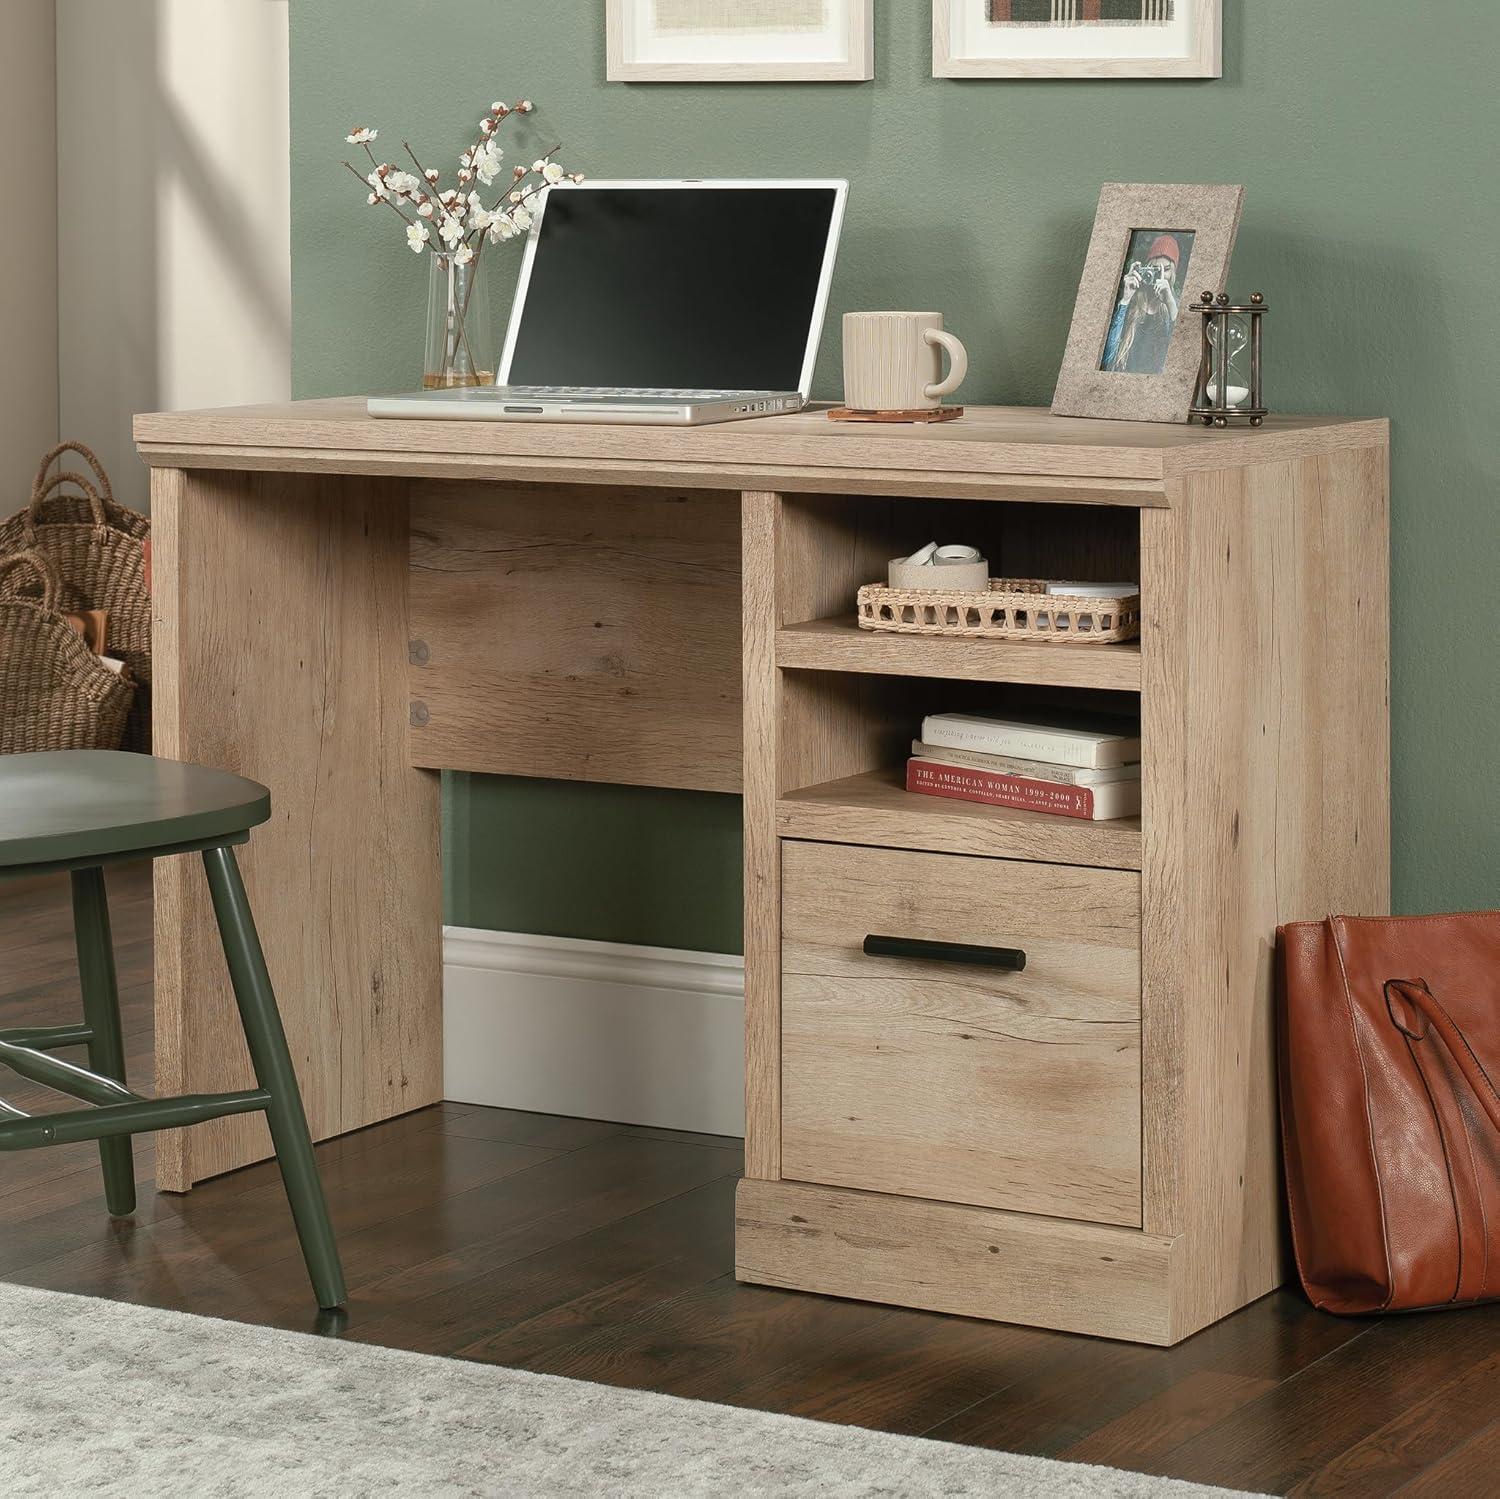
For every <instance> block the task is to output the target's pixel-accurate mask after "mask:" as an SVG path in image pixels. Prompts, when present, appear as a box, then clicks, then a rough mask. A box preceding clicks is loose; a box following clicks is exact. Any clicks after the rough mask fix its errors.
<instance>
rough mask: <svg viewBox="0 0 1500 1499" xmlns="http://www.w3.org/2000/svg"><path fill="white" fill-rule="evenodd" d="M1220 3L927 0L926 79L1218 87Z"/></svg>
mask: <svg viewBox="0 0 1500 1499" xmlns="http://www.w3.org/2000/svg"><path fill="white" fill-rule="evenodd" d="M1222 14H1223V0H933V5H932V75H933V77H934V78H1219V77H1222V76H1223V71H1224V67H1223V45H1222Z"/></svg>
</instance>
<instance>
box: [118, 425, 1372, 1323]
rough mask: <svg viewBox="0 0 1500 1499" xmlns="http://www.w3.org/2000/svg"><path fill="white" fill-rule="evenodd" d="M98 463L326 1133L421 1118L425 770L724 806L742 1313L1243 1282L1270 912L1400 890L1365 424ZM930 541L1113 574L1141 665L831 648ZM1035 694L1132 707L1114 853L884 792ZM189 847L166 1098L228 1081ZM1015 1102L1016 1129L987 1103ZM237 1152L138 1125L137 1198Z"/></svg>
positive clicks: (1272, 1188)
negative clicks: (952, 962) (1135, 724)
mask: <svg viewBox="0 0 1500 1499" xmlns="http://www.w3.org/2000/svg"><path fill="white" fill-rule="evenodd" d="M136 438H137V441H138V444H139V446H140V450H141V452H142V454H143V456H144V457H145V458H146V460H147V462H148V463H150V464H151V465H152V467H153V470H154V472H153V485H152V494H153V507H154V524H155V538H156V539H155V544H154V546H155V558H154V560H155V603H154V609H155V652H156V659H155V667H154V676H155V691H154V699H155V702H154V706H155V714H156V729H155V732H156V747H157V749H158V750H159V751H160V752H161V753H163V754H167V755H173V756H176V757H179V758H182V759H187V760H196V761H200V762H202V763H205V764H209V765H217V766H222V767H223V768H225V769H230V770H235V771H238V772H240V773H242V774H245V775H249V776H253V777H254V778H256V779H258V780H261V781H263V782H265V783H266V784H267V785H269V786H270V788H271V791H272V797H273V805H274V808H275V812H274V816H273V819H272V821H271V822H270V823H269V824H267V825H266V826H265V827H264V828H262V829H260V830H259V831H258V832H257V834H256V837H255V838H254V839H253V840H252V842H251V844H250V845H249V848H248V850H247V852H246V858H245V860H244V864H245V870H246V880H247V884H248V886H249V889H250V893H251V897H252V899H253V900H254V902H255V904H256V908H257V914H258V917H259V919H260V923H261V928H262V934H263V938H264V942H265V946H266V950H267V958H268V962H269V964H270V967H271V972H272V976H273V978H274V980H275V982H276V984H277V987H278V992H279V994H280V997H281V1001H282V1005H283V1009H284V1011H285V1014H286V1024H287V1030H288V1032H289V1035H290V1037H291V1042H292V1051H293V1056H294V1057H295V1058H296V1061H297V1065H298V1071H299V1076H300V1077H301V1079H302V1082H303V1086H304V1090H305V1093H306V1097H307V1104H308V1110H309V1114H310V1116H311V1119H312V1124H313V1129H314V1133H315V1134H316V1135H317V1136H319V1137H320V1138H326V1137H328V1136H331V1135H337V1134H340V1133H343V1132H346V1131H349V1130H353V1129H357V1128H360V1127H361V1126H363V1125H367V1124H370V1123H373V1122H375V1121H377V1120H380V1119H384V1118H388V1117H390V1116H392V1115H394V1114H399V1113H401V1112H404V1111H406V1110H410V1109H414V1108H418V1107H421V1106H423V1105H426V1104H429V1103H432V1102H434V1101H436V1100H437V1099H438V1098H439V1097H440V1096H441V1089H442V1076H441V1052H442V1044H441V1043H442V1038H441V1030H442V996H441V926H440V899H439V895H440V891H439V862H438V797H437V776H436V775H435V773H434V772H435V771H436V770H437V769H439V768H453V769H470V770H486V771H498V772H508V773H513V774H521V775H537V776H550V777H562V778H576V779H588V780H598V781H615V782H620V783H627V784H644V785H661V786H693V787H706V788H710V789H717V790H738V789H741V788H743V791H744V796H745V858H746V870H745V897H746V1013H745V1023H746V1095H747V1140H746V1176H747V1179H746V1181H745V1182H744V1184H743V1185H742V1187H741V1191H740V1199H739V1213H738V1228H737V1236H736V1239H737V1266H738V1273H739V1274H740V1276H741V1277H742V1278H743V1279H746V1280H754V1281H762V1282H765V1283H767V1284H775V1285H790V1286H798V1287H801V1288H803V1289H808V1290H815V1291H823V1292H825V1293H829V1294H834V1295H843V1296H860V1297H865V1298H868V1299H873V1300H885V1301H891V1302H896V1303H900V1304H906V1305H913V1306H925V1307H931V1308H935V1309H940V1310H946V1311H957V1312H964V1313H967V1314H970V1315H979V1316H988V1317H998V1318H1004V1319H1008V1320H1015V1321H1022V1322H1032V1323H1036V1324H1038V1325H1046V1326H1056V1327H1068V1328H1073V1329H1075V1330H1080V1331H1087V1332H1097V1333H1101V1334H1106V1335H1110V1336H1118V1337H1129V1338H1136V1339H1140V1340H1143V1341H1150V1342H1161V1343H1168V1342H1174V1341H1177V1340H1178V1339H1180V1338H1182V1337H1184V1336H1186V1335H1187V1334H1188V1333H1190V1332H1191V1331H1193V1330H1195V1329H1196V1328H1197V1327H1201V1326H1203V1325H1205V1324H1206V1323H1207V1322H1209V1321H1212V1320H1214V1319H1215V1318H1216V1317H1219V1316H1222V1315H1224V1314H1225V1313H1226V1312H1227V1311H1229V1310H1232V1309H1233V1308H1234V1307H1236V1306H1239V1305H1242V1304H1243V1303H1244V1302H1245V1301H1248V1300H1250V1299H1253V1298H1254V1297H1255V1296H1258V1295H1261V1294H1263V1293H1264V1292H1265V1291H1266V1290H1269V1289H1270V1288H1271V1287H1272V1286H1274V1285H1276V1284H1277V1283H1278V1282H1279V1281H1280V1279H1281V1278H1282V1275H1283V1272H1284V1266H1283V1264H1282V1260H1281V1241H1280V1225H1279V1208H1278V1192H1277V1186H1276V1164H1275V1163H1276V1152H1275V1142H1274V1131H1273V1125H1272V1113H1273V1108H1272V1105H1273V1101H1274V1088H1273V1081H1272V1078H1273V1069H1272V1038H1271V1022H1270V1014H1271V940H1272V936H1273V932H1274V927H1275V925H1276V923H1277V922H1278V921H1281V920H1289V919H1296V918H1301V917H1307V916H1321V915H1323V914H1324V913H1325V912H1327V911H1330V910H1341V911H1347V912H1351V913H1378V912H1381V911H1384V910H1385V909H1387V902H1388V898H1389V897H1388V878H1389V868H1388V848H1389V808H1388V775H1389V772H1388V752H1387V728H1386V724H1387V676H1386V674H1387V603H1386V594H1387V558H1386V548H1387V541H1386V537H1387V441H1388V433H1387V424H1386V423H1385V422H1383V421H1378V420H1371V421H1348V422H1345V421H1337V420H1322V419H1317V418H1295V417H1282V418H1272V419H1270V420H1269V421H1268V422H1267V424H1266V426H1265V427H1264V428H1263V429H1261V430H1260V431H1228V432H1219V431H1209V430H1205V429H1203V428H1200V427H1188V426H1183V427H1165V426H1141V425H1136V424H1131V423H1115V422H1099V421H1088V420H1072V419H1065V418H1054V417H1052V416H1050V415H1048V414H1047V413H1045V412H1040V411H1030V410H1013V409H1001V408H992V409H986V408H971V410H970V412H969V414H968V415H967V416H966V417H965V418H964V419H963V420H962V421H959V422H955V423H949V424H943V425H938V426H925V427H909V428H908V427H884V426H878V427H877V426H858V427H856V426H847V425H842V424H835V423H832V422H829V421H828V420H827V418H826V415H825V414H824V413H823V412H822V411H820V410H813V411H809V412H805V413H801V414H798V415H796V416H790V417H777V418H769V419H764V420H757V421H750V422H741V423H733V424H728V425H725V426H715V427H707V428H698V429H685V430H684V429H666V428H643V427H619V428H612V427H594V426H588V427H571V426H569V427H564V426H551V425H545V424H535V425H531V424H519V423H518V424H475V425H473V426H469V425H466V424H462V423H454V422H441V423H420V422H403V421H373V420H371V419H370V418H368V417H367V416H366V415H365V413H364V404H363V401H362V400H359V399H348V400H319V401H306V402H295V403H290V404H286V405H278V406H262V407H249V408H244V409H242V410H230V411H209V412H185V413H178V414H158V415H149V416H142V417H139V418H137V421H136ZM934 537H936V538H938V539H941V540H967V541H972V542H973V543H974V544H976V545H980V546H982V547H983V549H984V550H985V552H986V555H988V556H989V557H990V559H991V561H992V563H994V564H997V565H999V566H1001V567H1003V568H1004V570H1005V571H1006V572H1007V573H1009V574H1010V575H1013V576H1038V577H1042V576H1054V577H1055V576H1067V577H1076V578H1085V579H1090V578H1091V579H1095V580H1100V581H1104V580H1112V579H1116V578H1123V577H1131V578H1134V577H1139V578H1140V580H1141V586H1142V612H1143V621H1144V623H1143V629H1142V634H1141V638H1140V640H1139V641H1136V642H1131V643H1130V644H1129V645H1126V646H1103V647H1101V646H1090V645H1088V644H1083V645H1079V644H1070V643H1052V644H1045V645H1033V644H1029V643H1025V642H1011V641H997V640H981V641H965V640H945V639H931V638H921V637H902V636H896V635H876V634H870V633H868V632H862V631H860V630H858V629H857V628H856V626H855V624H854V618H853V598H854V590H855V588H856V587H857V585H858V584H860V583H863V582H868V581H870V580H871V579H873V578H876V577H879V576H880V575H881V574H882V573H883V570H884V566H885V561H886V559H888V558H889V557H891V556H895V555H898V554H899V553H901V552H903V551H907V550H910V549H911V548H912V547H914V546H916V545H919V544H920V543H921V542H924V541H926V540H929V539H932V538H934ZM1036 700H1041V701H1050V702H1057V701H1063V702H1070V703H1096V702H1098V703H1103V702H1108V703H1111V704H1113V705H1115V706H1127V707H1133V706H1135V705H1138V706H1139V709H1140V712H1141V715H1142V720H1143V730H1142V737H1143V782H1144V809H1143V813H1142V815H1141V816H1140V817H1138V818H1127V819H1122V820H1120V821H1118V822H1114V823H1097V824H1092V823H1086V822H1078V821H1075V820H1073V819H1070V818H1062V817H1047V816H1044V815H1042V814H1039V813H1030V812H1007V811H1005V810H1004V809H999V808H989V807H976V806H972V805H965V804H962V803H955V802H942V801H936V800H932V799H928V798H923V797H916V796H910V795H908V794H906V793H905V792H904V791H902V790H901V789H900V786H899V777H898V775H897V773H896V772H897V767H898V766H899V764H900V762H901V761H902V759H904V755H905V753H906V752H907V750H908V749H909V745H910V741H911V738H912V737H913V733H914V730H915V728H916V724H917V722H919V720H920V716H921V714H922V713H924V712H928V711H933V710H934V709H937V708H940V707H943V706H948V707H956V708H959V709H961V710H964V711H984V710H985V709H986V708H987V707H991V708H994V709H997V710H1003V708H1004V707H1005V706H1007V705H1012V704H1017V703H1021V702H1027V701H1036ZM181 862H182V861H164V863H163V864H162V865H161V866H159V868H158V873H157V893H158V902H157V917H156V920H157V1009H158V1026H159V1067H160V1069H161V1072H162V1077H161V1079H160V1086H161V1087H162V1088H163V1089H164V1090H166V1089H172V1090H179V1091H184V1092H188V1091H191V1092H198V1091H216V1090H219V1089H232V1088H236V1087H242V1086H246V1085H247V1081H248V1078H249V1071H248V1061H247V1059H246V1058H245V1056H244V1053H243V1049H242V1047H241V1046H240V1043H239V1041H238V1032H237V1027H236V1026H235V1024H234V1012H233V1002H232V999H231V997H230V995H229V992H228V988H227V984H226V983H225V981H224V979H223V976H222V974H221V973H220V972H219V965H218V964H217V962H216V961H215V955H214V953H213V952H212V951H211V948H210V944H209V943H208V942H207V941H206V940H205V936H204V934H205V933H207V932H211V931H212V922H211V914H210V912H209V910H208V906H207V898H206V894H205V893H204V892H202V891H200V890H198V888H197V885H196V882H195V881H194V879H193V878H192V871H191V870H189V869H188V868H186V866H185V865H184V867H183V868H181V869H179V868H177V867H175V866H176V865H177V864H179V863H181ZM820 886H826V887H827V890H828V892H829V896H830V900H829V901H828V902H824V901H823V900H822V899H821V898H820V896H819V895H818V893H817V892H818V890H819V888H820ZM866 886H867V887H868V892H869V894H868V900H866V899H863V898H862V897H861V895H860V891H861V889H862V888H865V887H866ZM945 889H947V890H950V891H951V898H949V897H945V895H944V891H945ZM835 895H836V896H837V900H836V901H835V900H833V896H835ZM870 903H873V905H874V906H875V907H877V908H878V909H880V910H882V911H884V912H885V913H886V915H885V917H884V918H883V919H884V920H886V922H887V924H888V925H889V924H894V925H898V926H899V925H900V924H901V923H902V921H905V922H906V924H907V925H909V926H911V927H912V930H911V931H910V932H904V933H903V932H897V933H894V934H893V935H898V936H899V935H914V936H918V937H935V938H938V939H941V940H945V941H963V942H975V943H989V944H991V945H994V946H1002V947H1003V946H1007V945H1011V944H1010V943H1008V942H1007V938H1008V937H1009V936H1012V935H1013V934H1012V933H1010V932H1009V931H1008V927H1010V926H1014V927H1015V928H1016V930H1017V931H1018V932H1020V933H1021V935H1022V938H1024V940H1020V939H1017V945H1021V946H1027V947H1029V948H1030V949H1031V951H1032V952H1033V954H1034V958H1033V961H1032V962H1031V963H1029V964H1028V966H1027V969H1026V970H1025V971H1024V972H1023V973H1021V974H1018V975H1012V976H1007V977H1006V979H1005V981H1004V982H1003V983H999V982H997V983H996V984H993V985H988V986H986V985H976V984H974V983H973V982H972V981H971V979H972V976H970V978H968V979H962V978H960V977H957V976H955V975H952V974H948V973H946V972H944V971H942V970H941V968H940V967H934V966H933V965H931V964H928V965H923V964H915V963H908V964H906V965H904V966H903V964H902V963H901V962H900V961H899V960H896V959H890V958H870V957H867V956H865V955H863V954H862V953H861V952H859V951H858V947H857V943H858V939H859V938H860V936H861V934H860V933H857V932H856V931H855V930H854V926H855V925H857V924H858V922H857V921H856V920H855V917H856V916H857V914H858V913H859V912H860V911H861V910H862V909H864V908H865V906H866V905H867V904H870ZM1090 911H1093V912H1094V913H1095V914H1094V915H1093V916H1090V915H1089V912H1090ZM841 914H847V915H849V917H850V920H849V921H847V922H841V919H840V918H841ZM1096 918H1097V919H1096ZM851 923H853V924H851ZM1101 923H1102V924H1101ZM845 927H847V928H848V929H847V930H845ZM887 1037H889V1038H891V1039H892V1040H893V1042H894V1045H892V1046H889V1047H888V1046H887V1045H886V1044H885V1038H887ZM987 1048H995V1051H994V1055H993V1056H989V1055H988V1052H987ZM1033 1053H1034V1054H1035V1056H1036V1058H1037V1063H1038V1066H1039V1067H1040V1068H1041V1071H1040V1072H1036V1073H1034V1072H1033V1068H1032V1062H1031V1057H1032V1056H1033ZM894 1059H899V1060H900V1063H901V1066H900V1070H899V1075H896V1074H891V1075H889V1076H888V1075H887V1071H886V1069H887V1068H888V1067H890V1066H891V1065H893V1060H894ZM919 1083H920V1086H919V1085H918V1084H919ZM991 1089H998V1090H999V1091H998V1092H997V1093H996V1094H995V1096H994V1097H993V1098H992V1099H990V1101H989V1102H988V1103H987V1102H986V1099H987V1098H989V1090H991ZM1027 1089H1030V1090H1031V1091H1032V1093H1034V1095H1035V1097H1036V1098H1037V1099H1038V1100H1041V1101H1042V1102H1044V1103H1045V1109H1044V1110H1043V1111H1042V1112H1037V1110H1028V1111H1026V1112H1025V1113H1024V1116H1022V1115H1016V1111H1015V1106H1014V1102H1013V1100H1014V1098H1015V1097H1017V1096H1020V1095H1021V1094H1023V1093H1025V1091H1026V1090H1027ZM861 1098H872V1099H875V1100H877V1101H878V1102H879V1106H880V1107H879V1111H878V1112H877V1113H875V1114H871V1115H870V1117H868V1118H865V1117H864V1116H863V1115H862V1113H861V1110H860V1108H859V1107H858V1106H857V1105H858V1100H859V1099H861ZM845 1103H847V1104H848V1107H844V1104H845ZM1047 1111H1050V1112H1047ZM850 1116H854V1117H850ZM1064 1128H1066V1129H1068V1130H1071V1131H1072V1133H1073V1134H1074V1135H1075V1136H1076V1137H1077V1138H1078V1139H1080V1140H1087V1142H1088V1147H1087V1149H1086V1150H1084V1151H1081V1152H1067V1151H1059V1150H1057V1149H1056V1144H1055V1138H1054V1137H1055V1135H1056V1133H1057V1131H1059V1130H1061V1129H1064ZM260 1130H261V1126H260V1125H259V1124H258V1122H256V1121H247V1120H243V1119H231V1120H223V1121H217V1122H215V1123H214V1124H212V1125H208V1126H204V1127H202V1128H200V1129H196V1130H193V1131H188V1132H180V1133H178V1134H177V1135H175V1136H170V1137H165V1138H164V1139H163V1141H162V1143H161V1154H160V1167H159V1181H160V1184H161V1185H162V1186H163V1187H166V1188H168V1189H171V1190H186V1189H188V1188H189V1187H190V1186H191V1185H192V1184H193V1183H194V1182H195V1181H199V1180H202V1179H204V1178H205V1177H208V1176H212V1175H215V1174H217V1173H219V1172H223V1171H226V1170H230V1169H232V1168H234V1167H236V1166H239V1165H242V1164H245V1163H246V1162H249V1161H252V1160H256V1159H260V1158H263V1157H265V1156H266V1155H268V1154H269V1144H268V1141H267V1140H266V1139H265V1138H264V1136H263V1134H262V1133H261V1132H260ZM882 1141H888V1142H890V1148H889V1149H887V1148H884V1147H883V1146H882ZM1043 1271H1045V1272H1046V1273H1042V1272H1043Z"/></svg>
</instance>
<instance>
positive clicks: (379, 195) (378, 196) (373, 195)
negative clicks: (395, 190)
mask: <svg viewBox="0 0 1500 1499" xmlns="http://www.w3.org/2000/svg"><path fill="white" fill-rule="evenodd" d="M384 196H385V195H384V194H383V193H371V194H370V202H371V203H378V202H380V200H381V198H382V197H384Z"/></svg>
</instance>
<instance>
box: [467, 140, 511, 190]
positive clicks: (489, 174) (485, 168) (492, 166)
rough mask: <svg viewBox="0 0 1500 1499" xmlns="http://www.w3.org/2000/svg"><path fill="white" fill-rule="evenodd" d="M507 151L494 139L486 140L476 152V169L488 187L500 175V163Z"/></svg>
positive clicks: (480, 178)
mask: <svg viewBox="0 0 1500 1499" xmlns="http://www.w3.org/2000/svg"><path fill="white" fill-rule="evenodd" d="M504 156H505V152H504V151H502V150H501V149H500V147H499V146H497V145H496V144H495V143H494V141H486V142H485V143H484V145H483V146H481V147H480V149H479V150H478V151H477V152H476V153H475V156H474V170H475V172H476V173H477V174H478V176H479V180H480V181H481V182H482V183H484V185H485V186H486V187H488V186H489V185H490V183H492V182H493V181H494V180H495V178H496V177H498V176H499V175H500V163H501V161H502V160H503V159H504Z"/></svg>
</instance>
